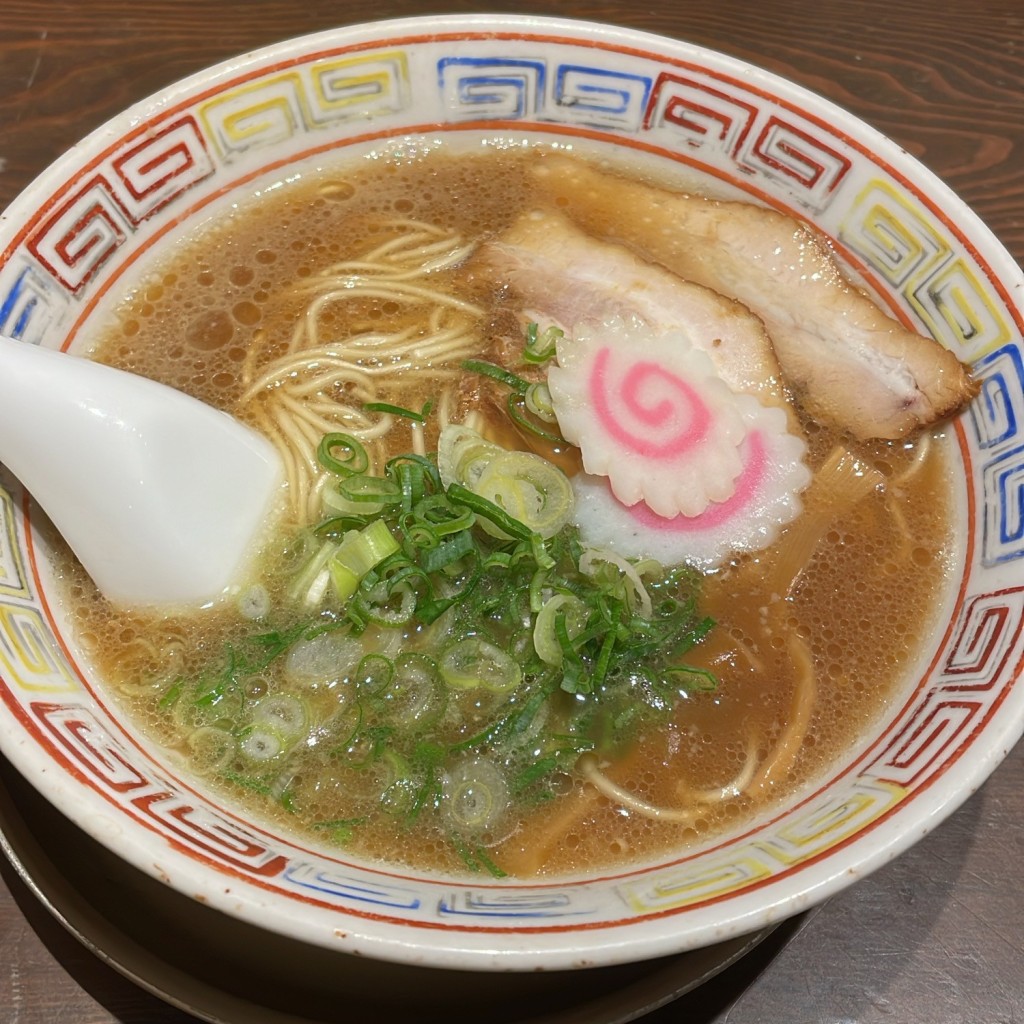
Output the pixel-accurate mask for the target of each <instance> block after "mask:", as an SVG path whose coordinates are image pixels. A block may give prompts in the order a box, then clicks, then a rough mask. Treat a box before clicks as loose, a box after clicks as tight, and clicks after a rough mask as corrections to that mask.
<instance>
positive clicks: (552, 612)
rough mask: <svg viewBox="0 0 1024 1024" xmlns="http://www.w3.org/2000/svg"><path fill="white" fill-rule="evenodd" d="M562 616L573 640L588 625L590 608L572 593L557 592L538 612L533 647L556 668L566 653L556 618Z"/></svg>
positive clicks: (538, 654) (542, 659) (567, 632)
mask: <svg viewBox="0 0 1024 1024" xmlns="http://www.w3.org/2000/svg"><path fill="white" fill-rule="evenodd" d="M558 616H561V617H562V618H563V620H564V622H565V629H566V634H567V635H568V637H569V640H570V641H572V640H574V639H575V638H576V637H578V636H579V635H580V634H581V633H582V632H583V630H584V628H585V627H586V625H587V619H588V618H589V617H590V610H589V609H588V608H587V606H586V605H585V604H584V603H583V602H582V601H581V600H580V599H579V598H578V597H575V596H573V595H572V594H555V595H554V597H552V598H550V599H549V600H548V601H546V602H545V603H544V606H543V607H542V608H541V610H540V611H539V612H538V613H537V618H536V620H535V622H534V627H533V647H534V650H535V651H536V652H537V656H538V657H539V658H540V659H541V661H543V662H546V663H547V664H548V665H553V666H555V667H556V668H557V667H558V666H560V665H561V664H562V662H563V661H564V658H565V655H564V652H563V650H562V645H561V644H560V643H559V642H558V636H557V634H556V628H555V627H556V619H557V617H558Z"/></svg>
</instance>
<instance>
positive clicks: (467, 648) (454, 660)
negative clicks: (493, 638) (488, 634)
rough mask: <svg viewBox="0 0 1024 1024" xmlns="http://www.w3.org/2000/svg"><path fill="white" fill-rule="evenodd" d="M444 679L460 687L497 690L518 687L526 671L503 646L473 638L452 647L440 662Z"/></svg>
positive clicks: (439, 668)
mask: <svg viewBox="0 0 1024 1024" xmlns="http://www.w3.org/2000/svg"><path fill="white" fill-rule="evenodd" d="M438 670H439V671H440V673H441V678H442V679H443V680H444V681H445V682H446V683H447V684H448V685H449V686H451V687H454V688H455V689H457V690H470V689H474V688H476V687H483V688H484V689H486V690H493V691H495V692H496V693H505V692H507V691H508V690H514V689H515V688H516V687H517V686H518V685H519V682H520V680H521V679H522V675H523V674H522V670H521V669H520V668H519V666H518V665H517V664H516V663H515V662H514V661H513V660H512V658H511V657H510V656H509V655H508V654H506V653H505V651H503V650H502V649H501V648H500V647H498V646H496V645H495V644H492V643H489V642H488V641H487V640H481V639H480V638H479V637H469V638H467V639H465V640H460V641H458V643H455V644H453V645H452V646H451V647H449V648H448V649H447V650H446V651H445V652H444V654H442V655H441V660H440V661H439V662H438Z"/></svg>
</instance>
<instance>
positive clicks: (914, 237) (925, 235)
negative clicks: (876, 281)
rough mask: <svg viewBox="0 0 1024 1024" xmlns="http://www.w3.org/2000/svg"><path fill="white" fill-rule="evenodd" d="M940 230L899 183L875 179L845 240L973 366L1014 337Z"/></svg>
mask: <svg viewBox="0 0 1024 1024" xmlns="http://www.w3.org/2000/svg"><path fill="white" fill-rule="evenodd" d="M941 227H942V225H941V222H940V221H939V220H938V219H937V218H936V217H935V216H934V215H932V214H929V213H927V212H926V211H925V210H924V209H922V207H921V206H920V205H919V204H918V203H916V202H914V201H912V200H911V198H910V197H909V196H908V194H907V193H905V192H902V191H900V190H898V189H897V188H896V187H895V186H894V185H893V184H892V182H889V181H884V180H882V179H879V178H874V179H872V180H871V181H869V182H868V183H867V184H866V185H865V186H864V187H863V188H862V189H861V190H860V192H859V194H858V195H857V196H856V198H855V200H854V202H853V204H852V205H851V207H850V209H849V211H848V212H847V214H846V216H845V217H844V219H843V222H842V223H841V224H840V226H839V238H840V240H841V241H842V242H844V243H845V244H846V245H848V246H849V247H850V248H851V249H853V250H854V251H855V252H856V253H857V254H858V255H859V256H860V257H861V258H862V259H864V260H865V262H867V264H868V265H869V266H870V267H871V269H872V270H873V271H875V272H876V273H877V274H879V275H880V276H881V277H882V278H884V279H885V280H886V281H887V282H888V283H889V284H890V285H891V286H892V287H893V288H894V289H895V290H896V291H897V292H898V293H899V294H900V295H902V296H903V298H904V299H905V300H906V302H907V304H908V305H909V306H910V308H911V309H912V310H913V311H914V312H915V313H916V314H917V316H918V317H919V318H920V320H921V322H922V324H924V326H925V329H926V330H927V331H928V332H929V333H930V334H931V335H932V336H933V337H935V338H936V339H937V340H938V341H940V342H942V344H944V345H945V346H946V347H947V348H949V349H952V350H953V351H954V352H955V353H956V354H957V355H958V356H959V358H960V359H962V360H964V361H965V362H973V361H975V360H976V359H979V358H981V357H982V356H984V355H986V354H988V353H989V352H992V351H993V350H995V349H997V348H999V347H1000V346H1001V345H1005V344H1006V343H1007V342H1008V341H1009V340H1010V339H1011V338H1012V337H1013V331H1012V328H1011V325H1010V324H1009V322H1008V321H1007V319H1006V317H1005V315H1004V310H1003V306H1002V303H1001V302H1000V301H999V299H998V297H997V296H995V295H993V294H992V293H991V291H990V288H989V286H988V285H987V283H986V281H985V278H984V276H983V275H982V273H981V272H980V270H978V269H977V268H975V267H974V265H973V263H972V262H970V261H968V260H967V259H965V257H964V256H963V255H962V254H960V253H959V252H958V250H957V247H955V246H954V245H952V244H951V243H950V241H949V239H948V238H946V237H945V235H944V234H942V232H941Z"/></svg>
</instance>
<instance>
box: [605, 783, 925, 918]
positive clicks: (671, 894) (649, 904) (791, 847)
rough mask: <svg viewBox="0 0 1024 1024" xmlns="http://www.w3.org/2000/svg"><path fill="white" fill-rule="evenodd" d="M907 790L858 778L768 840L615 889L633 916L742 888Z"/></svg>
mask: <svg viewBox="0 0 1024 1024" xmlns="http://www.w3.org/2000/svg"><path fill="white" fill-rule="evenodd" d="M909 792H910V791H909V790H908V789H905V788H904V787H903V786H899V785H896V784H894V783H891V782H886V781H883V780H880V779H873V778H861V779H858V780H857V783H856V786H855V787H854V790H853V791H852V792H846V793H843V794H841V795H839V796H834V797H830V798H828V799H826V800H825V801H824V802H822V803H818V804H814V805H812V806H811V807H810V808H809V809H808V810H807V812H806V813H805V814H802V815H800V816H799V817H796V818H794V819H793V820H791V821H788V822H786V823H784V824H783V825H782V826H780V827H779V828H777V829H775V831H774V832H772V833H771V834H770V838H768V839H759V840H757V841H756V842H750V843H745V844H742V845H740V846H738V847H732V848H729V849H727V850H723V852H722V854H721V855H720V856H716V857H712V858H711V859H710V860H707V859H704V858H701V859H700V860H698V861H696V862H693V863H690V864H681V865H680V866H679V868H678V870H676V871H672V870H668V871H662V872H659V873H658V875H657V881H656V882H654V883H653V884H652V883H651V882H650V881H648V880H645V879H643V878H640V879H637V880H635V881H630V882H626V883H624V884H622V885H620V886H619V895H620V896H621V897H622V898H623V899H624V900H625V901H626V903H627V904H628V905H629V907H630V909H631V910H633V911H634V912H635V913H637V914H650V913H661V912H665V911H670V910H678V909H680V908H681V907H687V906H691V905H693V904H695V903H704V902H706V901H708V900H715V899H719V898H721V897H723V896H728V895H729V894H730V893H733V892H737V891H738V890H740V889H745V888H747V887H748V886H750V885H752V884H755V883H757V882H759V881H761V880H763V879H768V878H771V877H772V876H773V875H777V874H778V873H779V872H780V871H781V870H785V869H787V868H792V867H794V866H796V865H798V864H801V863H804V862H806V861H808V860H810V859H812V858H814V857H818V856H820V855H821V854H823V853H825V852H827V851H828V850H830V849H832V848H833V847H835V846H838V845H839V844H840V843H842V842H844V841H845V840H847V839H849V838H850V837H851V836H853V835H855V834H857V833H859V832H861V831H862V830H864V829H865V828H866V827H867V826H869V825H870V824H871V822H873V821H875V820H877V819H878V818H880V817H882V815H884V814H886V813H887V812H888V811H889V810H890V809H891V808H892V807H894V806H895V805H896V804H898V803H899V802H900V801H901V800H903V799H904V798H905V797H906V796H907V795H908V794H909Z"/></svg>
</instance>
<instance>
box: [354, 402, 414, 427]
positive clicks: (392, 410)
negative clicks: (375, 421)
mask: <svg viewBox="0 0 1024 1024" xmlns="http://www.w3.org/2000/svg"><path fill="white" fill-rule="evenodd" d="M363 409H364V410H365V411H366V412H383V413H389V414H390V415H391V416H403V417H405V419H407V420H415V421H416V422H417V423H426V422H427V413H428V412H429V411H430V403H429V402H428V403H427V404H426V405H425V406H424V407H423V412H413V410H412V409H403V408H402V406H400V405H391V403H390V402H364V403H363Z"/></svg>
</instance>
